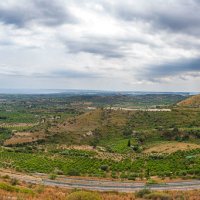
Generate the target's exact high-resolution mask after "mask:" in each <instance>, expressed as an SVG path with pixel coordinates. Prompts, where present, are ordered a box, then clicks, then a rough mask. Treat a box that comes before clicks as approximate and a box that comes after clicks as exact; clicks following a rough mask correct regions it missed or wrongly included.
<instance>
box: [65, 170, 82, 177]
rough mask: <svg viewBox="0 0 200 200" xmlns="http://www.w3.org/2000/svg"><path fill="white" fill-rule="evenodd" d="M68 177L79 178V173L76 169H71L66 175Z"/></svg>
mask: <svg viewBox="0 0 200 200" xmlns="http://www.w3.org/2000/svg"><path fill="white" fill-rule="evenodd" d="M67 174H68V175H69V176H80V172H79V171H78V170H77V169H71V170H69V171H68V173H67Z"/></svg>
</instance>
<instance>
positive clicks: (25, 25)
mask: <svg viewBox="0 0 200 200" xmlns="http://www.w3.org/2000/svg"><path fill="white" fill-rule="evenodd" d="M199 10H200V1H199V0H165V1H163V0H148V1H147V0H139V1H138V0H109V1H108V0H51V1H49V0H31V1H30V0H6V1H0V88H6V89H23V88H28V89H90V90H120V91H122V90H124V91H127V90H129V91H130V90H132V91H200V14H199Z"/></svg>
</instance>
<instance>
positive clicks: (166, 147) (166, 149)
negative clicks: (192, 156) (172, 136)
mask: <svg viewBox="0 0 200 200" xmlns="http://www.w3.org/2000/svg"><path fill="white" fill-rule="evenodd" d="M198 148H200V145H198V144H192V143H183V142H168V143H161V144H157V145H155V146H153V147H150V148H148V149H146V150H145V151H144V153H173V152H176V151H178V150H181V151H183V150H192V149H198Z"/></svg>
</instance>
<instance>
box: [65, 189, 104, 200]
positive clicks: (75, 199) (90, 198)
mask: <svg viewBox="0 0 200 200" xmlns="http://www.w3.org/2000/svg"><path fill="white" fill-rule="evenodd" d="M67 200H101V198H100V196H99V195H98V194H97V193H94V192H84V191H78V192H73V193H71V194H70V195H69V196H68V197H67Z"/></svg>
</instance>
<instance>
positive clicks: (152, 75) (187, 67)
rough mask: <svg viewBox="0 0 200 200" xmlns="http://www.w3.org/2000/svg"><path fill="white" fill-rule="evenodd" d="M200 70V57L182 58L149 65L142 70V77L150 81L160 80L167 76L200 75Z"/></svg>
mask: <svg viewBox="0 0 200 200" xmlns="http://www.w3.org/2000/svg"><path fill="white" fill-rule="evenodd" d="M199 72H200V58H191V59H180V60H176V61H172V62H166V63H163V64H159V65H156V64H155V65H153V66H149V67H148V68H146V69H144V70H142V72H141V73H140V75H139V76H140V78H142V79H147V80H150V81H159V80H162V78H165V77H173V76H181V78H184V76H185V75H187V74H189V75H190V76H194V77H196V76H199V74H198V73H199Z"/></svg>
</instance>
